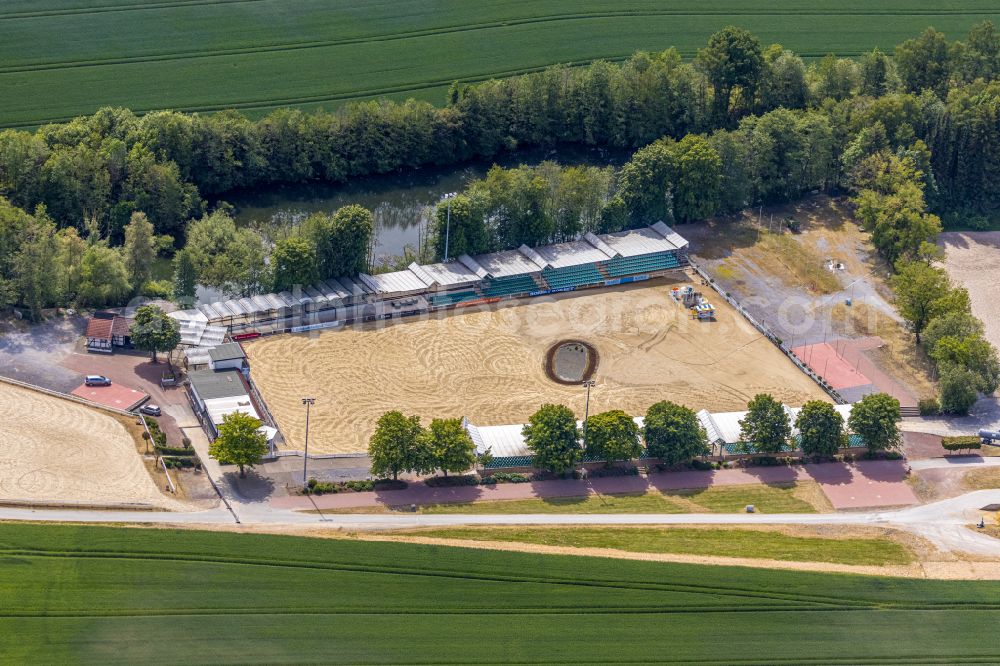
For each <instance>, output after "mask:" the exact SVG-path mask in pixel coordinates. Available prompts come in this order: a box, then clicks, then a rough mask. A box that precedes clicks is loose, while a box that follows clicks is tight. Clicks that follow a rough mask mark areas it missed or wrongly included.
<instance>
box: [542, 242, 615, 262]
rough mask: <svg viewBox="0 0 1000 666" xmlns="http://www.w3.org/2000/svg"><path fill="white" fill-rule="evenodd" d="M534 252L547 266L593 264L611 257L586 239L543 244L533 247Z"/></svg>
mask: <svg viewBox="0 0 1000 666" xmlns="http://www.w3.org/2000/svg"><path fill="white" fill-rule="evenodd" d="M535 252H537V253H538V255H539V256H540V257H542V260H543V261H544V262H545V263H546V264H547V265H548V267H549V268H568V267H570V266H580V265H582V264H593V263H596V262H599V261H607V260H608V259H610V258H611V257H609V256H608V255H606V254H604V253H603V252H601V251H600V250H599V249H597V248H596V247H594V246H593V245H591V244H590V243H588V242H587V241H582V240H581V241H570V242H568V243H556V244H555V245H544V246H542V247H538V248H535Z"/></svg>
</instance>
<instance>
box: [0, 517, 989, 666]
mask: <svg viewBox="0 0 1000 666" xmlns="http://www.w3.org/2000/svg"><path fill="white" fill-rule="evenodd" d="M0 558H2V559H0V655H2V657H0V661H3V662H4V663H46V664H47V663H58V664H71V663H101V664H109V663H128V664H136V663H191V662H197V663H246V662H255V663H289V662H295V663H304V662H312V663H316V662H323V663H351V664H362V663H381V664H393V663H408V664H413V663H417V664H429V663H435V664H455V663H463V664H465V663H473V664H474V663H482V664H529V663H531V664H538V663H574V664H587V663H691V662H696V663H699V664H820V663H822V664H900V663H907V664H916V663H928V664H929V663H935V664H944V663H947V664H959V663H996V662H997V661H998V660H1000V643H997V641H996V640H994V639H993V637H994V636H995V634H996V627H997V626H998V623H1000V583H995V582H986V583H984V582H961V581H959V582H942V581H926V580H908V579H891V578H866V577H854V576H844V575H823V574H811V573H800V572H777V571H770V570H762V569H740V568H735V567H733V568H729V567H726V568H723V567H698V566H691V565H677V564H660V563H650V562H632V561H624V560H606V559H601V558H594V559H590V558H580V557H558V556H540V555H529V554H522V553H501V552H492V551H480V550H474V549H462V548H447V547H432V546H418V545H412V544H393V543H374V542H354V541H343V540H323V539H304V538H296V537H278V536H265V535H243V534H227V533H213V532H182V531H171V530H135V529H124V528H112V527H75V526H55V525H18V524H9V523H8V524H4V525H0Z"/></svg>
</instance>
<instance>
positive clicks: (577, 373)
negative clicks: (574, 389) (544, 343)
mask: <svg viewBox="0 0 1000 666" xmlns="http://www.w3.org/2000/svg"><path fill="white" fill-rule="evenodd" d="M596 369H597V350H596V349H594V348H593V347H591V346H590V345H589V344H587V343H586V342H583V341H581V340H562V341H561V342H557V343H556V344H554V345H552V346H551V347H550V348H549V351H548V353H547V354H546V355H545V374H547V375H548V376H549V379H551V380H552V381H554V382H558V383H560V384H577V383H579V382H582V381H584V380H586V379H590V378H591V377H592V376H593V375H594V371H595V370H596Z"/></svg>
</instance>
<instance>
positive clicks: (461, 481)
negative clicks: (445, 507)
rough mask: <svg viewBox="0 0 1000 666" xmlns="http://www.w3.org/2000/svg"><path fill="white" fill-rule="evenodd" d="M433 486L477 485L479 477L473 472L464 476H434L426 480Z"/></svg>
mask: <svg viewBox="0 0 1000 666" xmlns="http://www.w3.org/2000/svg"><path fill="white" fill-rule="evenodd" d="M424 483H426V484H427V485H428V486H430V487H431V488H454V487H456V486H477V485H479V477H477V476H473V475H471V474H463V475H462V476H432V477H431V478H429V479H427V480H426V481H424Z"/></svg>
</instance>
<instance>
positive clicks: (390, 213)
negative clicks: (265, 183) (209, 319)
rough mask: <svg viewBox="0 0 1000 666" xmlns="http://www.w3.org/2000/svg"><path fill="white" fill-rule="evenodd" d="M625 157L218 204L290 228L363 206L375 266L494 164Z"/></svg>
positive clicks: (593, 155) (565, 155)
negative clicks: (372, 234)
mask: <svg viewBox="0 0 1000 666" xmlns="http://www.w3.org/2000/svg"><path fill="white" fill-rule="evenodd" d="M627 157H628V155H627V154H626V153H624V152H621V151H609V150H606V149H598V148H591V149H586V148H579V147H562V148H560V149H559V150H546V151H542V150H534V151H525V152H519V153H515V154H511V155H508V156H505V157H502V158H498V159H496V160H494V161H490V162H474V163H468V164H463V165H460V166H450V167H442V168H423V169H413V170H409V171H405V172H401V173H396V174H391V175H385V176H370V177H366V178H356V179H354V180H353V181H351V182H350V183H347V184H344V185H329V184H325V183H315V184H308V185H285V186H278V187H272V188H267V189H260V190H248V191H241V192H231V193H229V195H227V196H225V197H223V198H224V199H225V200H226V201H228V202H229V203H231V204H233V205H234V206H235V207H236V221H237V222H238V223H240V224H249V223H250V222H252V221H258V222H266V221H272V220H273V221H276V222H294V221H297V220H299V219H301V218H304V217H306V216H308V215H309V214H310V213H315V212H323V213H331V212H333V211H335V210H337V209H338V208H341V207H342V206H347V205H350V204H359V205H361V206H364V207H365V208H368V209H369V210H371V211H372V212H373V214H374V216H375V223H376V231H377V234H376V238H377V241H376V244H375V259H376V262H378V260H379V259H380V258H384V257H391V256H398V255H401V254H402V253H403V249H404V248H405V247H406V246H407V245H410V246H413V248H414V249H419V244H420V242H421V237H422V235H423V232H424V230H425V228H426V226H427V219H428V217H429V216H430V214H431V210H430V208H431V207H432V206H433V205H434V204H436V203H437V202H438V201H440V199H441V197H442V195H444V194H445V193H447V192H457V191H460V190H462V189H464V187H465V186H466V184H468V183H469V182H470V181H472V180H475V179H477V178H481V177H483V176H484V175H485V174H486V171H487V170H488V169H489V167H490V166H491V165H492V164H493V163H494V162H495V163H497V164H500V165H501V166H505V167H513V166H517V165H519V164H532V165H534V164H538V163H539V162H542V161H544V160H553V161H558V162H560V163H563V164H588V165H595V166H607V165H615V166H617V165H620V164H622V163H623V162H624V160H625V159H627ZM200 295H201V294H199V296H200ZM206 296H207V294H206Z"/></svg>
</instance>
